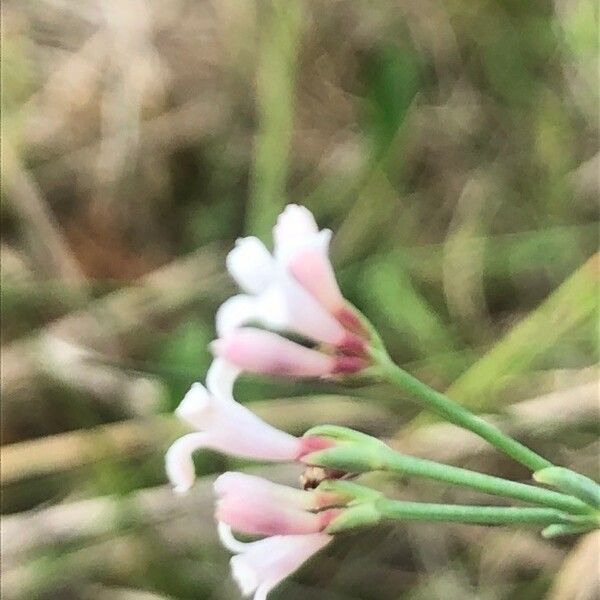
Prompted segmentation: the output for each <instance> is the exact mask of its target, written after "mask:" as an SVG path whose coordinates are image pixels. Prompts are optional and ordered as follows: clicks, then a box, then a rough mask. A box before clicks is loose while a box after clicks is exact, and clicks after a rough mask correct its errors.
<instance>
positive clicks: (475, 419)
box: [371, 349, 553, 471]
mask: <svg viewBox="0 0 600 600" xmlns="http://www.w3.org/2000/svg"><path fill="white" fill-rule="evenodd" d="M371 356H372V358H373V359H374V361H375V362H376V363H377V366H378V367H379V373H380V375H381V376H383V378H384V379H386V380H387V381H389V382H390V383H391V384H393V385H395V386H396V387H398V388H400V389H402V390H404V391H405V392H408V393H409V394H411V396H413V397H414V398H416V399H417V400H418V401H419V403H420V404H421V405H422V406H424V407H425V408H427V409H429V410H432V411H433V412H435V413H436V414H438V415H439V416H441V417H442V418H444V419H445V420H446V421H449V422H450V423H454V424H455V425H459V426H460V427H463V428H464V429H468V430H469V431H472V432H473V433H475V434H477V435H478V436H480V437H481V438H483V439H484V440H486V441H488V442H489V443H490V444H491V445H492V446H495V447H496V448H498V450H501V451H502V452H504V453H505V454H507V455H508V456H510V457H511V458H513V459H514V460H516V461H517V462H519V463H521V464H522V465H524V466H526V467H527V468H529V469H531V470H532V471H540V470H541V469H545V468H547V467H552V466H553V465H552V463H551V462H550V461H549V460H547V459H545V458H544V457H542V456H540V455H539V454H537V453H535V452H534V451H533V450H531V449H529V448H527V446H524V445H523V444H521V443H520V442H517V441H516V440H514V439H512V438H511V437H510V436H508V435H506V434H505V433H503V432H502V431H501V430H500V429H498V428H497V427H496V426H494V425H492V424H491V423H488V422H487V421H486V420H484V419H482V418H481V417H479V416H477V415H475V414H473V413H472V412H471V411H469V410H467V409H466V408H463V407H462V406H460V405H459V404H457V403H455V402H454V401H453V400H451V399H450V398H448V396H446V395H444V394H442V393H440V392H438V391H436V390H434V389H433V388H430V387H429V386H428V385H427V384H425V383H423V382H422V381H419V380H418V379H417V378H416V377H413V376H412V375H411V374H410V373H408V372H407V371H405V370H404V369H402V368H401V367H399V366H398V365H396V364H395V363H394V362H393V361H392V360H391V358H390V357H389V356H388V354H387V353H386V352H385V351H384V350H382V349H372V350H371Z"/></svg>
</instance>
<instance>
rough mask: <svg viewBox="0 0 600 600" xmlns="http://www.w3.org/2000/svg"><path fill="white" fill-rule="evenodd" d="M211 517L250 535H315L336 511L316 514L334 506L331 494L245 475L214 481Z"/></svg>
mask: <svg viewBox="0 0 600 600" xmlns="http://www.w3.org/2000/svg"><path fill="white" fill-rule="evenodd" d="M214 488H215V492H216V493H217V496H218V502H217V508H216V511H215V517H216V519H217V520H218V521H219V522H223V523H226V524H227V525H229V526H230V527H232V528H233V529H235V530H236V531H241V532H243V533H246V534H250V535H294V534H303V533H317V532H319V531H323V529H325V527H327V525H329V523H330V522H331V521H332V520H333V519H334V518H335V517H336V516H337V515H338V514H339V510H336V509H331V510H324V511H321V512H318V513H317V512H310V511H316V510H318V509H320V508H322V507H324V506H331V505H333V504H335V503H336V500H337V497H336V495H335V494H332V493H325V492H320V491H318V490H312V491H304V490H297V489H294V488H291V487H288V486H285V485H278V484H276V483H272V482H270V481H267V480H266V479H262V478H260V477H255V476H252V475H246V474H245V473H224V474H223V475H221V476H220V477H219V478H218V479H217V480H216V481H215V485H214Z"/></svg>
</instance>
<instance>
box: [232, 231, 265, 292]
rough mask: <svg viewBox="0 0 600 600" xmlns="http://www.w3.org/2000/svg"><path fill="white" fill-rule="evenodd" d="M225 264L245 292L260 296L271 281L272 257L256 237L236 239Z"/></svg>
mask: <svg viewBox="0 0 600 600" xmlns="http://www.w3.org/2000/svg"><path fill="white" fill-rule="evenodd" d="M226 262H227V270H228V271H229V273H230V275H231V276H232V277H233V278H234V279H235V281H236V282H237V284H238V285H239V286H240V287H241V288H242V289H243V290H244V291H245V292H248V293H250V294H260V293H261V292H262V291H264V290H265V289H266V288H267V286H269V285H270V284H271V282H272V281H273V278H274V275H275V263H274V260H273V257H272V256H271V254H270V253H269V251H268V250H267V248H266V247H265V245H264V244H263V243H262V242H261V241H260V240H259V239H258V238H256V237H245V238H240V239H238V240H237V241H236V243H235V247H234V248H233V250H231V252H230V253H229V254H228V255H227V259H226Z"/></svg>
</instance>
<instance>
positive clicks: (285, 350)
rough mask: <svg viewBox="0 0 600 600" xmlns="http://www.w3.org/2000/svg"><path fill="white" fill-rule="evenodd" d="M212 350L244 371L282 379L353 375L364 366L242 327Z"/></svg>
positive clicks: (364, 363) (357, 359)
mask: <svg viewBox="0 0 600 600" xmlns="http://www.w3.org/2000/svg"><path fill="white" fill-rule="evenodd" d="M211 349H212V351H213V353H214V354H215V355H216V356H218V357H221V358H223V359H224V360H226V361H227V362H229V363H231V364H233V365H235V366H236V367H238V368H239V369H241V370H243V371H248V372H250V373H261V374H267V375H280V376H284V377H328V376H332V375H340V374H352V373H356V372H358V371H360V370H362V369H363V368H365V367H366V366H367V361H366V360H365V359H363V358H361V357H358V356H345V355H330V354H325V353H323V352H319V351H317V350H313V349H310V348H306V347H304V346H301V345H300V344H297V343H295V342H292V341H290V340H288V339H286V338H283V337H281V336H279V335H277V334H275V333H272V332H270V331H264V330H261V329H254V328H252V327H242V328H241V329H238V330H236V331H234V332H232V333H231V334H229V335H228V336H225V337H224V338H220V339H218V340H215V341H214V342H213V343H212V346H211Z"/></svg>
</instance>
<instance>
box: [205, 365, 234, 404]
mask: <svg viewBox="0 0 600 600" xmlns="http://www.w3.org/2000/svg"><path fill="white" fill-rule="evenodd" d="M240 372H241V371H240V370H239V369H238V368H237V367H235V366H234V365H232V364H231V363H228V362H227V361H226V360H223V359H222V358H216V359H215V360H213V362H212V364H211V365H210V368H209V369H208V373H207V374H206V385H207V386H208V389H209V390H210V393H211V394H212V395H213V396H214V397H215V399H216V400H217V401H218V400H224V399H227V400H233V384H234V383H235V380H236V379H237V377H238V375H239V374H240Z"/></svg>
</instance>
